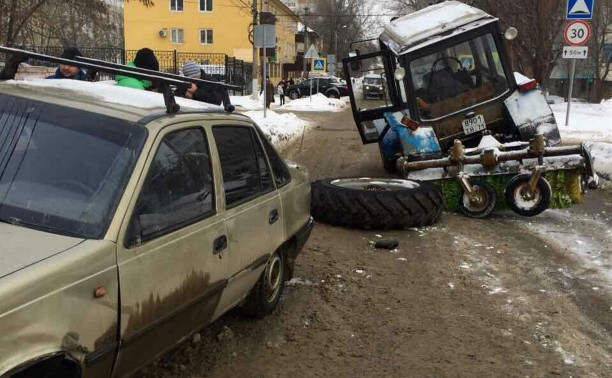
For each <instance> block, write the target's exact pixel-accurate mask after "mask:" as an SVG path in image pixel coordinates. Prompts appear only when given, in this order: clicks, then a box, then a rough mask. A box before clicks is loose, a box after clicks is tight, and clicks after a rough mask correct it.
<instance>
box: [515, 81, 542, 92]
mask: <svg viewBox="0 0 612 378" xmlns="http://www.w3.org/2000/svg"><path fill="white" fill-rule="evenodd" d="M537 88H538V82H537V81H535V80H531V81H529V82H527V83H525V84H521V85H519V87H518V90H519V92H521V93H524V92H529V91H533V90H534V89H537Z"/></svg>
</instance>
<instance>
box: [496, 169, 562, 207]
mask: <svg viewBox="0 0 612 378" xmlns="http://www.w3.org/2000/svg"><path fill="white" fill-rule="evenodd" d="M530 179H531V175H530V174H520V175H516V176H514V177H513V178H512V180H510V182H509V183H508V186H506V202H507V203H508V206H510V208H511V209H512V211H514V212H515V213H517V214H519V215H522V216H524V217H533V216H536V215H538V214H540V213H542V212H543V211H544V210H546V209H548V208H549V207H550V200H551V198H552V189H551V188H550V184H549V183H548V181H546V179H545V178H543V177H540V180H539V181H538V184H537V186H536V190H535V191H534V192H533V193H531V190H530V188H529V180H530Z"/></svg>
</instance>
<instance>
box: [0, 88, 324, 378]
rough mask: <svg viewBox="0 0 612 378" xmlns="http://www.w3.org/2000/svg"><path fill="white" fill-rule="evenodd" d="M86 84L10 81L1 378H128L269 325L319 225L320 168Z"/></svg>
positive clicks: (2, 168)
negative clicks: (187, 348) (232, 320)
mask: <svg viewBox="0 0 612 378" xmlns="http://www.w3.org/2000/svg"><path fill="white" fill-rule="evenodd" d="M58 85H59V84H58ZM79 85H80V86H81V87H79V88H78V90H73V89H72V88H69V87H67V86H65V85H64V86H63V87H62V88H60V89H57V90H53V88H49V87H48V86H47V87H44V88H42V89H41V88H39V87H37V86H36V85H31V86H29V85H27V84H22V85H14V84H13V83H10V82H9V83H0V334H1V335H2V337H1V338H0V376H2V377H69V378H70V377H111V376H113V377H123V376H129V375H131V374H133V373H135V372H136V371H137V370H138V369H139V368H141V367H142V366H143V365H144V364H146V363H147V362H149V361H151V360H152V359H153V358H155V357H156V356H158V355H160V354H162V353H163V352H164V351H165V350H167V349H169V348H171V347H173V346H174V345H175V344H176V343H179V342H181V341H182V340H184V339H185V338H187V337H188V336H189V335H190V334H191V333H194V332H196V331H197V330H199V329H200V328H202V327H203V326H205V325H207V324H209V323H211V322H212V321H214V320H215V319H217V318H218V317H220V316H221V315H222V314H224V313H225V312H227V311H228V310H229V309H231V308H233V307H235V306H238V305H241V306H242V307H243V309H244V311H245V312H246V313H247V314H250V315H253V316H259V317H261V316H265V315H266V314H268V313H270V312H271V311H273V310H274V308H275V307H276V305H277V303H278V301H279V298H280V296H281V294H282V291H283V285H284V281H286V280H288V279H289V278H290V277H291V276H292V274H293V264H294V262H295V258H296V256H297V255H298V253H299V251H300V250H301V249H302V247H303V245H304V243H305V242H306V240H307V239H308V237H309V235H310V231H311V229H312V226H313V222H312V218H311V217H310V184H309V181H308V176H307V173H306V172H305V170H304V169H303V168H301V167H299V166H297V165H295V164H287V163H285V162H284V161H283V160H282V159H281V158H280V157H279V155H278V153H277V152H276V151H275V150H274V148H273V147H272V146H271V144H270V143H269V142H268V140H267V139H266V138H265V137H264V135H263V134H262V133H261V131H260V130H259V128H257V127H256V126H255V125H254V123H253V122H252V121H251V120H250V119H249V118H247V117H244V116H240V115H234V114H228V113H224V112H220V111H189V110H187V111H184V110H182V111H181V112H179V113H178V114H173V115H168V114H166V113H165V112H164V110H165V109H164V108H163V103H162V104H161V107H160V108H159V109H151V107H150V106H148V107H139V106H136V105H128V104H120V103H117V102H108V101H106V100H104V99H102V100H101V99H100V96H98V95H97V94H96V91H97V90H98V89H97V88H99V87H96V86H99V85H101V84H90V83H83V84H79ZM112 90H115V89H113V88H112V87H110V86H109V88H105V89H104V91H107V92H108V91H112ZM116 90H117V91H118V94H119V95H121V94H124V93H125V89H119V88H117V89H116ZM133 92H134V96H140V92H137V91H133ZM147 95H148V94H147ZM142 96H144V94H142ZM160 97H161V96H160ZM144 99H145V98H144V97H143V100H144ZM131 100H133V99H131ZM132 102H137V101H132ZM183 109H187V107H185V106H184V107H183Z"/></svg>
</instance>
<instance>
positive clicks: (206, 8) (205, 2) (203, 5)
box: [200, 0, 213, 12]
mask: <svg viewBox="0 0 612 378" xmlns="http://www.w3.org/2000/svg"><path fill="white" fill-rule="evenodd" d="M212 10H213V0H200V12H212Z"/></svg>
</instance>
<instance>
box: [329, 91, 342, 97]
mask: <svg viewBox="0 0 612 378" xmlns="http://www.w3.org/2000/svg"><path fill="white" fill-rule="evenodd" d="M327 97H328V98H340V96H339V95H338V92H335V91H331V92H327Z"/></svg>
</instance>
